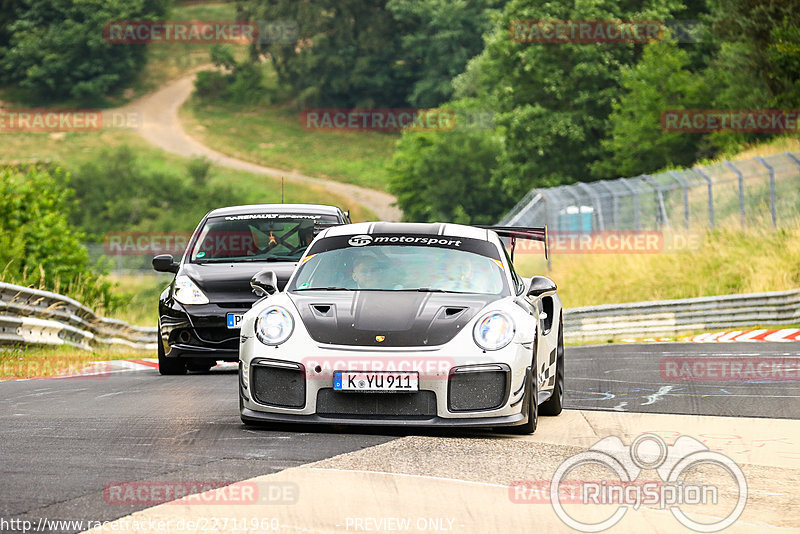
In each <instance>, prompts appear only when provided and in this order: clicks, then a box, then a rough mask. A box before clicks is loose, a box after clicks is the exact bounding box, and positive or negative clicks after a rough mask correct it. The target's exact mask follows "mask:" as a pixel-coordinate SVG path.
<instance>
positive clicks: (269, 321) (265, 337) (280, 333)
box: [255, 306, 294, 345]
mask: <svg viewBox="0 0 800 534" xmlns="http://www.w3.org/2000/svg"><path fill="white" fill-rule="evenodd" d="M255 331H256V337H257V338H258V340H259V341H260V342H261V343H263V344H265V345H280V344H281V343H283V342H284V341H286V340H287V339H289V336H291V335H292V331H294V319H293V318H292V314H291V313H289V311H288V310H287V309H286V308H282V307H280V306H270V307H269V308H267V309H265V310H264V311H262V312H261V313H259V314H258V317H256V324H255Z"/></svg>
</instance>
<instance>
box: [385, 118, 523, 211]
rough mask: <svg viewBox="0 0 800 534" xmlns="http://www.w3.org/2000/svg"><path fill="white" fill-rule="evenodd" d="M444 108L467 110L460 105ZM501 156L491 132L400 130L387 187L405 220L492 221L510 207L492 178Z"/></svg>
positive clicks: (493, 133)
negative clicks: (395, 196) (389, 181)
mask: <svg viewBox="0 0 800 534" xmlns="http://www.w3.org/2000/svg"><path fill="white" fill-rule="evenodd" d="M445 107H446V108H448V109H450V108H452V109H454V110H456V111H459V112H462V113H465V112H466V109H465V106H464V104H463V103H452V104H447V105H446V106H445ZM500 152H501V139H500V137H499V136H498V135H497V134H496V133H495V132H494V131H493V130H486V129H469V128H463V129H462V128H456V129H455V130H453V131H440V132H411V131H408V132H404V133H403V136H402V138H401V139H400V141H399V142H398V143H397V148H396V150H395V153H394V155H393V157H392V160H391V162H390V165H389V171H390V175H391V184H390V187H389V189H390V191H391V192H392V193H394V194H395V195H397V203H398V205H399V206H400V208H402V210H403V214H404V217H405V218H406V220H409V221H418V222H432V221H447V222H456V223H462V224H478V223H484V224H488V223H492V222H494V221H495V220H497V219H498V218H499V217H500V215H502V213H503V212H504V211H505V210H506V208H507V207H508V205H509V202H508V200H509V199H507V198H505V195H504V193H503V191H502V189H501V187H500V184H499V183H497V182H496V181H495V180H494V179H493V178H492V170H493V169H494V167H495V166H496V164H497V158H498V156H499V154H500Z"/></svg>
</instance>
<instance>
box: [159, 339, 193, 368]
mask: <svg viewBox="0 0 800 534" xmlns="http://www.w3.org/2000/svg"><path fill="white" fill-rule="evenodd" d="M158 372H159V373H161V374H162V375H185V374H186V364H184V363H183V362H182V361H180V360H179V359H177V358H167V357H166V356H165V355H164V345H163V344H162V342H161V334H159V335H158Z"/></svg>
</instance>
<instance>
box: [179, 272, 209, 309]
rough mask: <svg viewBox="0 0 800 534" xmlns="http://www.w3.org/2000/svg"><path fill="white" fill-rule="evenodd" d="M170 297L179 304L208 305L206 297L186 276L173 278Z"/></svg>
mask: <svg viewBox="0 0 800 534" xmlns="http://www.w3.org/2000/svg"><path fill="white" fill-rule="evenodd" d="M172 296H173V297H174V298H175V300H177V301H178V302H180V303H181V304H208V297H207V296H206V295H205V294H204V293H203V292H202V291H201V290H200V288H199V287H197V284H195V283H194V281H193V280H192V279H191V278H189V277H188V276H186V275H180V276H178V277H176V278H175V286H174V289H173V291H172Z"/></svg>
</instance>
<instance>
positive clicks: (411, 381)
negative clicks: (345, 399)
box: [333, 371, 419, 393]
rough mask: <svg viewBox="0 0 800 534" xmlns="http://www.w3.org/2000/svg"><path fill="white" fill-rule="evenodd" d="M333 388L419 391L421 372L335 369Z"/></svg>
mask: <svg viewBox="0 0 800 534" xmlns="http://www.w3.org/2000/svg"><path fill="white" fill-rule="evenodd" d="M333 389H334V390H336V391H366V392H385V393H403V392H414V391H419V373H417V372H416V371H404V372H389V371H367V372H364V371H334V372H333Z"/></svg>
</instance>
